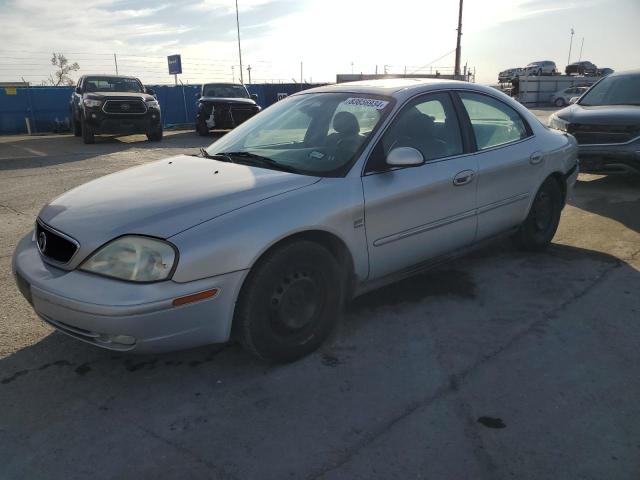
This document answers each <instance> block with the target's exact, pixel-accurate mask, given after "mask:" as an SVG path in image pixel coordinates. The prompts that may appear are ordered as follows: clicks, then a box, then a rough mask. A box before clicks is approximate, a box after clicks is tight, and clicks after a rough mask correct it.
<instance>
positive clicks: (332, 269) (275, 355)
mask: <svg viewBox="0 0 640 480" xmlns="http://www.w3.org/2000/svg"><path fill="white" fill-rule="evenodd" d="M341 304H342V281H341V275H340V269H339V266H338V263H337V262H336V259H335V258H334V257H333V255H332V254H331V253H330V252H329V251H328V250H327V249H326V248H324V247H322V246H321V245H319V244H317V243H314V242H310V241H306V240H304V241H296V242H292V243H288V244H285V245H284V246H282V247H279V248H277V249H276V250H275V251H273V252H272V253H270V254H268V256H267V257H266V258H264V259H261V260H260V261H259V262H258V264H257V265H256V266H255V267H254V268H253V269H252V271H251V272H250V273H249V276H248V277H247V280H246V281H245V284H244V286H243V287H242V291H241V293H240V297H239V299H238V303H237V306H236V312H235V315H234V320H233V331H234V336H235V338H237V339H238V340H239V342H240V344H241V345H242V346H243V347H244V348H245V349H246V350H248V351H249V352H251V353H252V354H253V355H255V356H257V357H258V358H260V359H263V360H269V361H273V362H291V361H294V360H297V359H299V358H301V357H303V356H305V355H307V354H309V353H311V352H313V351H314V350H316V349H317V348H318V347H319V346H320V345H321V344H322V342H323V341H324V340H325V339H326V338H327V336H328V335H329V334H330V333H331V330H332V329H333V327H334V325H335V324H336V322H337V320H338V317H339V314H340V310H341Z"/></svg>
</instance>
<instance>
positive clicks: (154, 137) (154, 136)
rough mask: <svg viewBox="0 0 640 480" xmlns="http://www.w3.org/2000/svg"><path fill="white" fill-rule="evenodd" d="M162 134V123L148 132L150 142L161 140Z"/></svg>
mask: <svg viewBox="0 0 640 480" xmlns="http://www.w3.org/2000/svg"><path fill="white" fill-rule="evenodd" d="M162 135H163V130H162V125H159V126H158V127H156V128H154V129H153V130H151V131H150V132H149V133H147V140H149V141H150V142H159V141H160V140H162Z"/></svg>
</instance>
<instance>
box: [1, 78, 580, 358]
mask: <svg viewBox="0 0 640 480" xmlns="http://www.w3.org/2000/svg"><path fill="white" fill-rule="evenodd" d="M576 154H577V148H576V143H575V139H574V138H573V137H572V136H570V135H564V134H561V133H559V132H555V131H553V130H549V129H547V128H546V127H544V126H543V125H542V124H541V123H540V122H539V121H538V120H537V119H536V117H535V116H534V115H533V114H532V113H531V112H530V111H529V110H527V108H525V107H524V106H522V105H520V104H519V103H518V102H516V101H515V100H513V99H511V98H509V97H507V96H506V95H504V94H502V93H500V92H498V91H496V90H495V89H492V88H489V87H485V86H482V85H477V84H473V83H468V82H454V81H446V80H445V81H443V80H437V79H430V80H417V79H388V80H378V81H365V82H353V83H342V84H336V85H329V86H325V87H320V88H315V89H311V90H306V91H303V92H299V93H296V94H294V95H291V96H289V97H288V98H286V99H284V100H282V101H280V102H277V103H275V104H274V105H272V106H270V107H269V108H268V109H266V110H265V111H264V112H262V113H260V114H259V115H257V116H255V117H254V118H252V119H250V120H248V121H247V122H246V123H244V124H243V125H241V126H239V127H238V128H236V129H234V130H233V131H232V132H230V133H229V134H227V135H225V136H223V137H221V138H220V139H219V140H217V141H216V142H215V143H213V144H212V145H211V146H210V147H209V148H207V149H206V150H204V151H203V152H202V153H201V154H200V156H188V155H179V156H177V157H173V158H169V159H164V160H159V161H156V162H152V163H146V164H145V165H140V166H138V167H135V168H131V169H129V170H123V171H120V172H117V173H113V174H111V175H108V176H106V177H102V178H100V179H97V180H94V181H92V182H90V183H87V184H85V185H82V186H80V187H77V188H75V189H73V190H70V191H68V192H66V193H64V194H63V195H61V196H59V197H58V198H56V199H55V200H53V201H52V202H51V203H50V204H49V205H46V206H45V207H44V208H43V209H42V210H41V211H40V213H39V216H38V219H37V224H36V227H35V232H30V233H29V234H28V235H26V236H25V237H24V238H23V239H22V240H21V241H20V242H19V244H18V246H17V247H16V250H15V253H14V256H13V261H12V270H13V272H14V273H15V276H16V282H17V284H18V286H19V288H20V291H21V292H22V293H23V295H24V296H25V297H26V298H27V299H28V300H29V302H30V303H31V304H32V305H33V307H34V309H35V311H36V312H37V313H38V315H40V317H41V318H42V319H43V320H44V321H46V322H47V323H49V324H51V325H53V326H54V327H55V328H57V329H58V330H60V331H62V332H64V333H66V334H68V335H70V336H73V337H75V338H77V339H80V340H83V341H85V342H87V343H90V344H93V345H96V346H100V347H103V348H107V349H111V350H116V351H133V352H153V351H162V350H174V349H179V348H187V347H193V346H196V345H204V344H208V343H217V342H225V341H227V340H228V339H229V337H230V336H231V335H233V336H234V337H235V338H237V339H238V340H239V342H240V344H241V345H243V346H244V347H245V348H246V349H247V350H248V351H249V352H251V353H253V354H255V355H256V356H258V357H260V358H263V359H268V360H271V361H279V362H284V361H291V360H295V359H297V358H300V357H302V356H304V355H306V354H308V353H310V352H312V351H313V350H315V349H316V348H318V347H319V346H320V345H321V344H322V342H323V341H324V340H325V339H326V338H327V336H328V335H329V334H330V332H331V331H332V329H333V327H334V326H335V325H336V322H337V320H338V319H339V317H340V309H341V306H342V305H343V304H344V302H345V301H346V300H348V299H349V298H351V297H354V296H356V295H359V294H362V293H364V292H366V291H370V290H373V289H376V288H379V287H381V286H383V285H385V284H388V283H391V282H392V281H395V280H398V279H401V278H406V277H408V276H410V275H412V274H415V273H418V272H420V271H422V270H424V269H425V268H427V267H429V266H433V265H435V264H440V263H441V262H442V260H444V259H445V258H448V257H452V256H454V255H459V254H460V252H462V251H463V250H464V249H466V248H468V247H470V246H473V245H475V244H477V243H479V242H481V241H483V240H486V239H489V238H492V237H494V236H496V235H498V234H510V235H512V238H513V240H514V242H515V243H516V245H518V246H519V247H520V248H522V249H525V250H531V251H537V250H541V249H543V248H545V247H546V246H547V245H548V244H549V243H550V242H551V239H552V238H553V236H554V234H555V232H556V229H557V227H558V222H559V221H560V213H561V211H562V208H563V207H564V205H565V202H566V199H567V197H568V196H569V195H570V194H571V190H572V188H573V186H574V183H575V181H576V178H577V175H578V171H577V156H576ZM132 206H135V208H132Z"/></svg>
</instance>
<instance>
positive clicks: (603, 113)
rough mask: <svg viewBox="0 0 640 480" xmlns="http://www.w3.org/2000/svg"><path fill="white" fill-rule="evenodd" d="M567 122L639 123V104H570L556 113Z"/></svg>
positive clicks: (595, 123) (591, 123)
mask: <svg viewBox="0 0 640 480" xmlns="http://www.w3.org/2000/svg"><path fill="white" fill-rule="evenodd" d="M557 115H558V117H560V118H562V119H563V120H566V121H568V122H569V123H576V124H586V125H640V106H635V105H598V106H592V107H587V106H582V105H579V104H574V105H570V106H568V107H567V108H564V109H562V110H560V111H559V112H558V113H557Z"/></svg>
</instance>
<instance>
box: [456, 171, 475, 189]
mask: <svg viewBox="0 0 640 480" xmlns="http://www.w3.org/2000/svg"><path fill="white" fill-rule="evenodd" d="M473 176H474V172H473V170H463V171H462V172H459V173H457V174H456V176H455V177H453V185H454V186H456V187H460V186H462V185H466V184H467V183H470V182H471V180H473Z"/></svg>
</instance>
